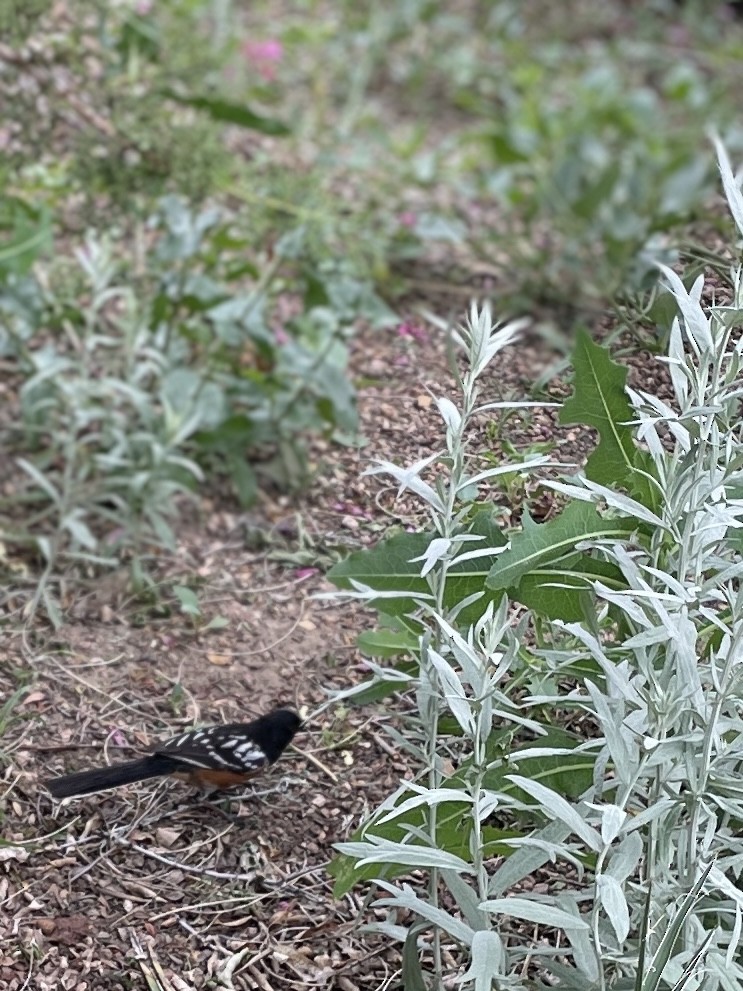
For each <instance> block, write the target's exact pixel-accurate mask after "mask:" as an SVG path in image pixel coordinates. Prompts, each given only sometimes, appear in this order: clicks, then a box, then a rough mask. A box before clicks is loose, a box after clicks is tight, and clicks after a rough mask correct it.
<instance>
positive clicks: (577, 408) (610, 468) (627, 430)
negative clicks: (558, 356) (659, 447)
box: [560, 330, 655, 508]
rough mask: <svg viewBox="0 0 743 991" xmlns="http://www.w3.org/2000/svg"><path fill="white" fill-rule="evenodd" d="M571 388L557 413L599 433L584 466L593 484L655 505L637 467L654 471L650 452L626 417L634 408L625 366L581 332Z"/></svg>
mask: <svg viewBox="0 0 743 991" xmlns="http://www.w3.org/2000/svg"><path fill="white" fill-rule="evenodd" d="M573 365H574V368H575V391H574V393H573V396H572V397H571V398H570V399H568V400H567V402H566V403H565V404H564V406H563V407H562V410H561V411H560V423H563V424H571V423H577V424H585V425H586V426H589V427H594V428H595V429H596V430H597V431H598V433H599V438H600V439H599V443H598V445H597V447H596V449H595V450H594V451H593V453H592V454H591V456H590V457H589V458H588V461H587V462H586V467H585V474H586V477H587V478H590V479H591V480H592V481H594V482H599V483H600V484H602V485H609V486H613V487H620V488H621V487H624V488H627V489H629V490H630V491H631V492H633V493H634V494H635V495H636V497H637V499H638V500H639V501H640V502H642V503H643V505H645V506H648V507H649V508H655V491H654V489H653V488H651V486H650V483H649V482H648V480H647V479H646V478H644V477H643V476H642V475H640V473H639V472H640V471H644V472H648V473H650V474H652V473H653V471H654V469H653V462H652V459H651V458H650V456H649V455H648V454H647V453H646V452H644V451H641V450H640V449H639V448H638V447H637V445H636V443H635V435H634V429H633V427H632V426H630V425H629V421H631V420H632V419H634V416H635V414H634V411H633V409H632V406H631V404H630V401H629V399H628V398H627V393H626V391H625V384H626V381H627V368H626V366H624V365H620V364H618V363H617V362H615V361H613V360H612V358H611V356H610V354H609V351H608V350H607V349H606V348H603V347H601V346H600V345H598V344H595V343H594V342H593V341H592V340H591V338H590V336H589V335H588V334H587V333H586V332H585V331H584V330H581V331H580V332H579V333H578V336H577V339H576V344H575V349H574V351H573Z"/></svg>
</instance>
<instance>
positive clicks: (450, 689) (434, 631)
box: [339, 306, 583, 988]
mask: <svg viewBox="0 0 743 991" xmlns="http://www.w3.org/2000/svg"><path fill="white" fill-rule="evenodd" d="M520 328H521V322H518V321H517V322H513V323H510V324H508V325H506V326H504V327H497V326H495V325H494V324H493V321H492V317H491V312H490V309H489V307H487V306H484V307H483V308H482V309H478V308H477V307H475V306H473V307H472V310H471V313H470V316H469V320H468V322H467V323H466V325H465V326H464V327H462V328H461V329H460V331H458V332H455V333H454V334H453V339H454V342H455V343H456V344H457V345H458V346H459V348H460V349H461V351H462V352H463V354H464V358H465V366H466V370H465V372H464V374H463V375H462V376H461V379H460V382H459V385H460V388H461V403H460V406H459V408H457V407H456V406H455V404H454V403H452V402H451V401H450V400H449V399H439V400H438V401H437V405H438V410H439V413H440V415H441V417H442V419H443V421H444V424H445V427H446V444H445V449H444V450H443V451H440V452H438V453H436V454H434V455H433V456H431V457H429V458H427V459H425V460H423V461H420V462H417V463H416V464H414V465H412V466H411V467H409V468H398V467H397V466H396V465H393V464H390V463H389V462H380V463H378V464H377V465H376V466H375V467H374V468H372V469H371V470H370V473H372V474H373V473H380V472H383V473H386V474H389V475H391V476H392V477H393V478H394V479H395V480H396V481H397V482H398V484H399V486H400V489H401V490H403V489H407V490H408V491H411V492H413V493H415V494H416V495H418V496H419V497H420V498H421V499H423V500H424V501H425V502H426V503H427V505H428V510H429V513H430V518H431V522H432V528H433V531H434V532H435V537H434V539H432V540H431V542H430V543H429V544H428V547H427V550H426V552H425V554H424V555H423V556H422V558H421V559H420V561H421V570H420V573H421V575H422V576H424V577H425V578H426V579H427V582H428V587H429V593H428V594H427V595H421V596H419V597H418V598H417V601H416V605H417V611H416V616H417V619H418V620H419V621H421V622H422V623H423V626H424V632H423V634H422V635H421V636H420V639H419V649H418V652H417V658H418V661H419V665H418V671H417V673H416V674H415V675H409V676H406V675H401V674H400V673H399V672H397V671H394V670H390V669H383V668H381V667H378V666H373V670H374V672H375V677H376V678H377V680H385V679H392V680H394V682H395V683H397V684H398V685H399V687H400V688H408V689H412V690H413V691H414V693H415V698H416V705H417V712H416V715H417V719H416V720H415V726H414V727H413V726H411V732H410V733H409V734H406V736H405V738H404V739H403V738H402V737H401V736H400V735H398V734H395V736H396V738H397V739H398V740H399V742H400V743H401V744H402V745H403V746H405V748H406V749H407V750H408V751H410V752H412V754H413V755H414V756H415V757H416V758H417V760H418V762H419V764H420V766H421V767H422V768H424V771H423V772H422V775H421V777H420V779H419V780H417V781H414V782H404V783H403V784H401V786H400V788H399V789H398V790H397V791H396V792H395V793H394V794H393V795H391V796H390V797H389V798H388V799H387V801H385V802H384V803H383V804H382V806H381V807H380V808H379V809H378V810H377V811H376V812H375V814H374V815H373V816H372V817H371V819H370V820H369V821H368V822H367V823H366V825H365V828H364V833H363V838H362V839H360V840H359V841H358V842H351V843H345V844H341V845H340V847H339V849H340V850H341V851H342V852H343V853H345V854H347V855H349V856H351V857H353V858H356V860H357V863H358V866H360V867H363V866H364V865H370V864H374V865H379V868H378V869H379V871H380V877H379V878H378V879H377V885H378V886H379V888H381V889H382V890H383V891H385V892H386V894H387V897H383V898H380V899H379V900H378V901H377V902H376V906H377V908H385V909H386V910H387V912H388V915H387V919H386V921H384V922H382V923H379V924H378V925H377V926H376V928H377V929H378V930H380V931H382V932H384V933H385V934H386V935H388V936H390V937H392V938H394V939H400V940H402V941H403V942H404V944H405V951H404V961H405V963H404V966H405V982H406V983H405V986H406V987H411V988H414V987H423V986H425V985H423V984H421V983H420V982H421V981H423V974H424V972H425V971H426V970H430V972H431V974H432V975H433V981H434V986H436V987H439V986H442V982H443V981H444V980H445V979H446V978H447V976H448V975H447V974H446V967H445V966H444V963H443V959H444V953H443V944H444V943H445V942H453V943H455V944H457V945H458V946H463V947H466V948H467V951H468V963H467V972H466V974H465V973H462V975H460V976H461V980H462V982H463V986H465V987H478V988H479V987H486V986H487V987H489V986H490V980H491V979H492V978H494V977H495V976H496V975H500V976H501V978H504V977H505V975H506V974H507V972H508V966H507V964H506V958H507V952H506V945H505V943H504V941H503V940H502V939H501V937H500V935H499V933H498V931H497V929H496V927H494V926H493V925H492V917H493V914H494V913H495V914H500V913H501V912H502V909H501V906H500V905H499V904H498V903H497V902H492V903H491V902H489V900H488V899H489V874H488V869H487V866H486V856H487V854H486V851H487V842H486V839H485V838H484V835H483V833H484V829H485V827H486V824H487V823H488V821H489V820H491V819H492V817H493V816H494V815H496V814H497V813H498V811H499V810H500V809H501V807H502V806H504V805H505V806H510V805H513V800H512V799H511V798H509V797H508V796H506V795H501V794H498V793H496V792H495V791H493V790H492V789H489V788H488V787H486V784H485V780H484V779H485V775H486V773H487V770H488V767H489V764H490V760H491V758H490V756H489V754H488V750H487V746H488V742H489V741H490V740H491V737H492V734H493V725H494V721H495V720H497V721H498V722H500V723H502V724H505V725H508V726H510V727H512V729H513V731H514V732H515V731H516V730H517V729H518V728H522V729H526V730H527V731H528V732H529V733H530V734H533V735H537V736H538V735H540V734H542V733H543V732H544V730H543V728H542V726H541V725H540V723H539V722H538V721H537V720H534V719H530V718H528V717H526V716H525V715H523V713H521V712H520V711H519V707H518V705H516V704H514V702H513V700H512V699H511V697H510V693H509V690H508V687H507V686H508V682H509V672H511V669H512V668H513V666H514V664H515V663H516V661H517V658H518V651H519V641H520V636H521V634H522V633H523V629H524V626H525V622H526V619H525V618H524V620H522V621H521V622H520V623H518V624H517V625H516V627H515V628H514V627H513V626H512V625H511V623H510V622H509V618H508V603H507V600H506V599H505V598H503V599H502V600H501V601H500V603H499V604H498V605H497V606H496V605H495V604H494V602H492V601H491V602H490V603H489V604H488V606H487V608H485V609H484V611H483V613H482V615H481V616H480V618H479V619H478V621H477V622H476V623H475V624H474V625H472V626H470V627H468V628H466V629H464V630H462V629H460V626H459V624H458V622H457V618H458V616H459V614H460V613H461V612H462V610H463V609H465V608H466V607H467V606H469V605H471V604H472V602H473V600H476V599H478V598H479V597H480V596H481V595H482V592H478V593H475V594H474V595H472V596H469V597H468V598H466V599H464V600H463V601H461V602H459V603H458V604H457V605H456V606H455V607H454V608H447V607H446V605H445V589H446V583H447V580H448V577H449V574H450V571H451V568H452V567H453V566H454V565H462V564H464V563H466V562H467V561H476V560H477V559H478V558H481V557H485V556H491V555H492V554H493V548H492V547H489V546H483V538H482V537H481V536H477V535H474V534H472V533H469V532H468V531H467V527H466V525H465V521H466V517H467V514H468V513H469V511H470V508H471V502H472V498H473V493H474V492H475V491H476V490H477V489H478V487H482V486H483V485H485V484H486V483H487V482H489V481H490V480H492V479H493V478H496V477H497V476H499V475H501V474H504V473H506V472H509V473H512V472H523V473H526V472H530V471H533V470H534V469H535V468H538V467H542V466H544V465H545V464H547V463H548V462H547V459H546V458H545V457H543V456H538V455H537V456H532V457H529V458H527V459H525V460H524V461H522V462H521V463H519V464H507V465H502V466H498V467H495V468H488V469H485V470H483V471H476V470H474V469H473V468H472V460H473V455H472V452H471V451H470V450H469V449H468V436H469V433H470V432H471V424H472V419H473V417H475V416H478V415H480V414H482V413H483V412H488V411H492V410H494V409H497V408H500V409H505V408H508V407H514V406H515V407H523V406H528V405H533V404H529V403H515V404H511V403H507V402H502V403H481V402H479V399H480V386H479V380H480V378H481V376H482V375H483V372H484V371H485V370H486V368H487V367H488V365H489V364H490V362H491V361H492V360H493V358H494V357H495V356H496V355H497V354H498V353H499V352H500V351H501V350H502V349H503V348H505V347H506V346H507V345H509V344H511V343H513V342H514V341H515V340H516V339H517V334H518V332H519V330H520ZM433 464H437V465H438V466H439V468H440V469H441V470H440V472H439V474H438V477H437V480H436V482H435V483H433V484H429V483H428V482H427V481H424V480H423V478H421V474H422V473H423V471H424V470H425V469H427V468H429V467H430V466H432V465H433ZM351 584H352V585H353V586H355V592H353V593H351V594H353V595H355V596H356V597H359V598H379V594H378V593H377V592H372V591H371V590H369V589H366V588H364V587H363V586H362V585H361V584H360V583H359V582H353V581H352V582H351ZM394 594H395V593H394V592H393V593H391V595H394ZM401 594H402V593H401ZM347 694H353V693H347ZM444 716H446V717H449V718H451V717H453V718H454V720H455V721H456V724H457V726H458V733H459V735H458V737H457V738H456V739H455V740H454V741H452V740H451V739H447V738H446V736H445V735H444V733H443V732H442V731H441V729H440V720H441V719H442V718H443V717H444ZM465 757H466V768H464V769H463V770H462V773H461V775H460V776H459V778H458V781H457V784H456V786H453V785H452V777H451V771H450V770H447V767H448V765H449V764H450V763H451V761H453V760H454V761H458V760H460V759H462V758H465ZM459 818H464V819H465V820H466V825H464V824H463V826H462V829H461V835H462V837H463V838H464V842H463V850H462V855H459V854H457V853H454V852H452V850H451V849H450V846H451V844H450V843H449V842H448V840H447V841H442V840H441V837H442V836H443V831H446V833H447V835H448V834H449V833H450V832H451V829H452V821H453V820H454V821H456V820H457V819H459ZM390 827H392V828H393V830H394V831H396V832H399V838H398V839H392V838H391V837H390V836H389V829H390ZM388 867H393V868H394V869H395V870H397V871H399V870H401V869H403V870H405V871H406V872H408V871H411V870H414V869H416V868H418V869H420V868H424V869H426V870H427V874H428V881H427V885H426V886H425V890H424V891H421V890H416V888H415V887H414V886H413V885H411V884H410V883H408V882H405V883H400V884H398V883H393V882H392V881H391V880H386V879H385V877H384V874H385V869H386V868H388ZM451 904H453V905H454V906H455V908H454V909H453V910H452V908H451V907H447V906H450V905H451ZM509 910H510V915H511V916H513V917H515V918H518V919H522V920H526V921H528V922H530V923H538V922H546V921H547V919H546V915H545V913H544V911H543V910H542V908H541V906H540V905H539V904H537V903H536V902H530V901H528V900H526V899H521V900H519V901H518V904H517V902H516V901H515V900H514V901H513V902H512V904H511V905H510V906H509ZM411 912H412V913H413V915H414V916H415V917H417V921H416V922H415V923H414V924H412V925H408V926H405V925H403V924H402V923H401V922H400V921H399V919H398V917H399V915H400V913H411ZM561 921H563V922H567V923H569V924H570V925H571V926H574V925H576V924H577V925H582V924H583V923H581V922H580V921H578V922H577V923H576V921H575V920H574V919H572V918H569V917H568V916H567V915H566V914H564V913H562V914H561V913H560V912H559V911H558V912H554V911H553V912H552V913H551V922H552V924H557V925H559V924H560V922H561ZM429 930H430V932H431V933H432V939H431V944H430V949H431V952H430V954H426V953H424V954H423V955H422V957H421V956H420V955H419V953H418V949H419V944H420V947H422V946H423V945H424V943H425V941H424V939H423V937H424V934H426V932H427V931H429ZM422 961H423V962H422ZM483 982H486V983H483ZM517 986H519V982H516V983H515V984H514V987H517Z"/></svg>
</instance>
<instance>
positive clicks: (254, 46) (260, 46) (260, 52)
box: [242, 38, 284, 81]
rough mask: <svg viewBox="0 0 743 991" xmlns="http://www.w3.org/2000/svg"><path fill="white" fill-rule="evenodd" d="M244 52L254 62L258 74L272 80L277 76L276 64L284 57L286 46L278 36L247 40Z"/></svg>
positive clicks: (249, 60) (243, 47)
mask: <svg viewBox="0 0 743 991" xmlns="http://www.w3.org/2000/svg"><path fill="white" fill-rule="evenodd" d="M242 53H243V55H244V56H245V58H246V59H247V60H248V62H251V63H252V64H253V66H254V67H255V71H256V72H257V73H258V75H259V76H263V78H264V79H267V80H269V81H270V80H272V79H275V78H276V66H277V65H278V64H279V62H280V61H281V60H282V58H283V57H284V46H283V45H282V44H281V42H280V41H278V40H277V39H276V38H268V39H267V40H266V41H246V42H244V43H243V46H242Z"/></svg>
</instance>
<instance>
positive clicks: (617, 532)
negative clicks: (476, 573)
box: [487, 500, 637, 594]
mask: <svg viewBox="0 0 743 991" xmlns="http://www.w3.org/2000/svg"><path fill="white" fill-rule="evenodd" d="M522 523H523V529H522V530H521V531H520V532H519V533H515V534H514V535H513V536H512V538H511V546H510V548H509V549H508V550H507V551H504V552H503V553H502V554H499V555H498V557H497V558H496V559H495V561H494V562H493V565H492V567H491V568H490V572H489V574H488V577H487V585H488V587H489V588H493V589H513V588H517V587H518V586H519V583H520V582H521V581H522V579H524V578H525V577H526V576H530V578H531V581H532V583H534V582H538V583H539V585H541V584H543V582H540V581H539V577H540V572H541V571H542V569H548V571H547V573H546V575H545V579H544V581H545V582H546V581H549V582H553V583H554V582H555V580H556V574H555V572H557V574H558V575H560V576H562V575H563V574H567V575H568V576H570V575H571V574H572V576H573V577H572V578H570V584H575V586H576V587H579V584H580V582H581V581H582V584H583V587H584V588H586V587H590V586H589V584H588V583H589V582H590V581H591V580H592V579H593V578H595V577H596V574H595V569H594V567H593V566H592V567H591V570H590V571H589V572H588V573H587V575H586V576H585V578H584V579H582V578H581V576H580V572H578V573H577V575H576V574H575V572H574V570H573V565H574V563H575V562H576V554H575V545H576V544H577V543H578V542H579V541H586V540H597V539H602V540H606V539H607V538H608V539H612V538H615V539H617V540H624V539H626V537H627V535H628V534H630V533H632V531H633V530H635V529H636V528H637V523H636V522H635V521H633V520H631V519H611V518H607V517H603V516H600V515H599V513H598V512H597V510H596V507H595V505H594V504H593V503H589V502H580V501H577V500H576V501H575V502H571V503H569V504H568V505H567V506H566V507H565V509H564V510H563V512H562V513H560V515H559V516H558V517H556V518H555V519H553V520H548V521H547V522H546V523H535V522H534V520H533V519H532V518H531V516H529V514H528V513H524V516H523V518H522ZM577 561H578V562H580V557H578V558H577ZM556 562H561V563H562V564H563V566H564V564H565V563H567V567H560V568H555V567H554V566H555V563H556ZM598 573H599V574H602V569H599V570H598ZM612 574H613V572H610V573H609V574H608V575H607V577H611V575H612ZM536 587H537V586H536V585H534V584H530V585H527V586H525V590H526V592H527V594H533V592H534V589H535V588H536ZM559 591H560V590H559V589H556V590H553V592H554V593H557V592H559ZM569 592H570V590H566V594H568V593H569Z"/></svg>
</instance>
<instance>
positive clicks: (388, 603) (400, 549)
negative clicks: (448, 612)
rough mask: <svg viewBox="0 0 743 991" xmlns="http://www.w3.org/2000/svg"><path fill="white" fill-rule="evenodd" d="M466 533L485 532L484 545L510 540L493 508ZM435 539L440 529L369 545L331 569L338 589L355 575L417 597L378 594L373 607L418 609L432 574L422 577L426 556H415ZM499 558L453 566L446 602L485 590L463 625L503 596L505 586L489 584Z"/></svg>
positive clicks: (471, 545) (394, 611)
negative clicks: (489, 586)
mask: <svg viewBox="0 0 743 991" xmlns="http://www.w3.org/2000/svg"><path fill="white" fill-rule="evenodd" d="M466 532H468V533H472V534H476V535H478V536H482V537H483V538H484V539H483V541H482V542H481V543H482V546H483V547H494V548H496V547H502V546H503V545H504V544H505V542H506V539H505V537H504V536H503V534H502V533H501V531H500V529H499V528H498V526H497V522H496V517H495V516H494V515H493V514H492V513H491V512H490V511H489V510H487V511H484V512H480V513H478V514H477V515H476V516H475V518H474V519H473V520H472V523H471V524H470V526H469V528H468V529H467V531H466ZM435 539H437V534H433V533H402V534H398V535H397V536H394V537H390V538H389V539H387V540H383V541H381V543H379V544H377V546H376V547H374V548H372V549H371V550H366V549H365V550H362V551H357V552H356V553H354V554H351V555H349V556H348V557H347V558H346V559H345V560H344V561H341V562H340V563H339V564H336V565H335V566H334V567H333V568H331V569H330V571H329V572H328V575H327V577H328V578H329V579H330V580H331V581H332V582H333V583H334V584H335V585H336V586H337V587H338V588H343V589H350V588H351V583H350V579H351V578H353V579H355V580H356V581H358V582H361V583H362V584H364V585H368V586H369V587H370V588H372V589H375V590H377V591H380V592H387V591H402V592H409V593H410V595H411V598H407V597H400V598H398V599H378V600H374V601H372V602H371V603H370V605H371V606H372V608H376V609H379V610H380V611H383V612H386V613H388V614H390V615H393V616H404V615H407V614H409V613H412V612H413V611H414V610H415V603H414V601H413V598H412V596H415V595H420V594H422V593H427V592H429V591H430V588H429V584H428V582H427V581H426V579H425V578H421V577H420V571H421V564H420V561H418V562H416V561H415V560H414V559H415V558H419V559H420V558H423V556H424V555H425V553H426V550H427V548H428V546H429V544H430V543H431V542H432V541H433V540H435ZM479 546H480V545H479V544H478V543H475V542H468V544H467V545H466V547H467V550H468V551H470V550H474V549H475V548H476V547H479ZM496 561H497V555H495V554H492V555H486V556H484V557H481V558H476V559H474V560H470V561H466V562H464V563H463V564H454V565H453V566H452V567H451V568H450V569H449V572H448V576H447V583H446V591H445V595H444V605H445V607H447V608H453V607H454V606H456V605H457V603H459V602H461V601H462V599H464V598H466V597H467V596H468V595H472V594H473V593H475V592H484V593H485V594H484V595H483V596H482V597H481V598H480V599H479V600H478V601H477V602H475V603H473V604H472V605H470V606H468V607H467V608H466V609H464V610H463V611H462V613H460V615H459V616H458V617H457V622H458V623H460V624H461V625H463V626H467V625H469V624H471V623H474V622H476V621H477V620H478V619H479V618H480V616H482V614H483V613H484V611H485V609H486V608H487V605H488V603H489V602H490V601H491V600H495V601H498V600H500V598H501V596H502V592H501V591H500V590H497V592H494V591H493V590H491V591H488V589H487V588H486V586H485V579H486V577H487V575H488V572H489V571H490V569H491V567H492V566H493V565H494V564H495V562H496Z"/></svg>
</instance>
